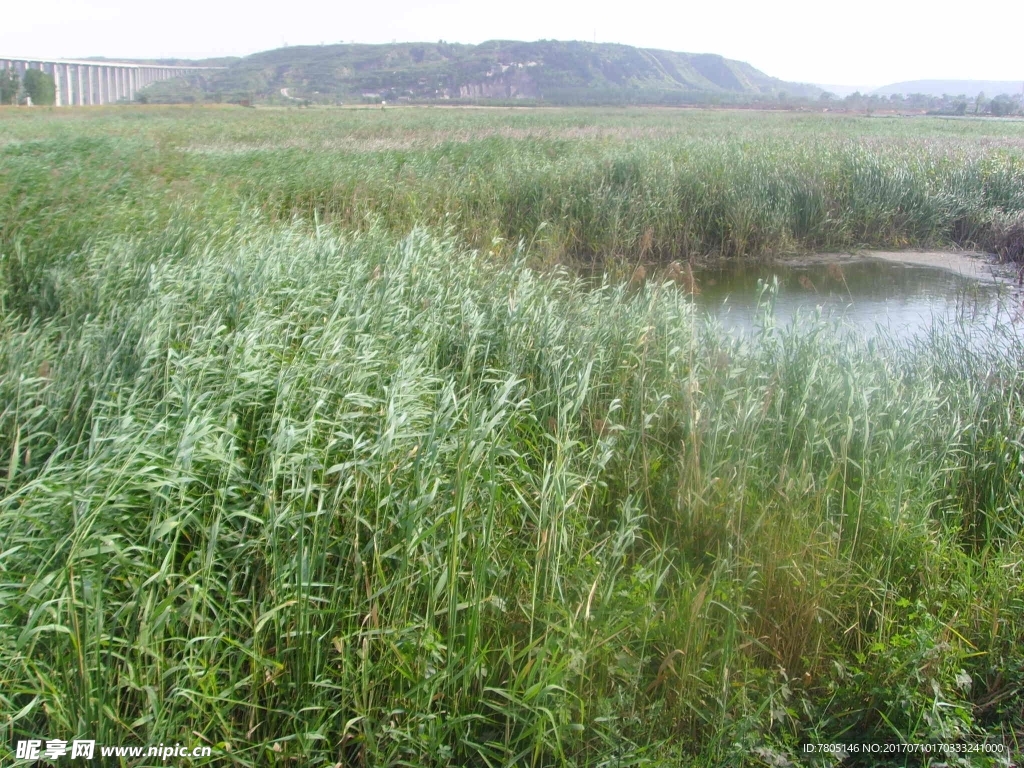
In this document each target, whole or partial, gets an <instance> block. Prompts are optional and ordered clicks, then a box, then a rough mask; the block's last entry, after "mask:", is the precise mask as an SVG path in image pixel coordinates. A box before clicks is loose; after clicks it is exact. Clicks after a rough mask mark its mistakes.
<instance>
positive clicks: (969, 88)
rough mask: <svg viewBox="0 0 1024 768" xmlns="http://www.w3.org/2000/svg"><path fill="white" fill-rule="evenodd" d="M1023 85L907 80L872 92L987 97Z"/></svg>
mask: <svg viewBox="0 0 1024 768" xmlns="http://www.w3.org/2000/svg"><path fill="white" fill-rule="evenodd" d="M1022 87H1024V80H909V81H907V82H904V83H893V84H892V85H885V86H882V87H881V88H876V89H875V90H874V91H872V93H873V94H877V95H879V96H892V95H893V94H894V93H902V94H903V95H904V96H907V95H909V94H911V93H923V94H925V95H926V96H944V95H946V94H949V95H950V96H959V95H961V94H962V95H964V96H968V97H974V96H977V95H978V94H979V93H982V92H983V93H984V94H985V95H986V96H988V97H989V98H992V97H993V96H999V95H1000V94H1004V93H1005V94H1010V95H1016V94H1019V93H1020V92H1021V89H1022Z"/></svg>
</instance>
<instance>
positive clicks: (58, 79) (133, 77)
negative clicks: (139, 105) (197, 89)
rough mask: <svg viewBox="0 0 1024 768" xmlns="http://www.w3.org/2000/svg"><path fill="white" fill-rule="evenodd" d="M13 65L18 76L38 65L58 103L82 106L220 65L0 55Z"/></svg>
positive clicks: (2, 62) (129, 96) (1, 65)
mask: <svg viewBox="0 0 1024 768" xmlns="http://www.w3.org/2000/svg"><path fill="white" fill-rule="evenodd" d="M2 69H13V70H14V71H15V72H16V73H17V75H18V78H19V79H21V78H23V77H24V75H25V71H26V70H27V69H39V70H42V71H43V72H46V73H47V74H49V75H52V76H53V86H54V91H55V96H56V101H55V102H54V103H55V104H56V105H57V106H58V107H75V106H77V107H82V106H86V105H91V104H114V103H116V102H119V101H122V100H123V101H133V100H134V99H135V94H136V93H138V91H139V90H141V89H142V88H145V87H146V86H147V85H149V84H151V83H155V82H157V81H160V80H169V79H171V78H172V77H179V76H181V75H187V74H192V73H194V72H201V71H204V70H216V69H221V67H188V66H186V67H177V66H167V65H163V64H139V63H137V62H126V61H105V60H103V59H40V58H34V57H31V56H2V55H0V70H2Z"/></svg>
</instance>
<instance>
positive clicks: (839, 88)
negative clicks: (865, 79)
mask: <svg viewBox="0 0 1024 768" xmlns="http://www.w3.org/2000/svg"><path fill="white" fill-rule="evenodd" d="M815 85H816V86H818V87H819V88H821V90H823V91H827V92H828V93H831V94H833V95H835V96H838V97H839V98H840V99H842V98H845V97H846V96H849V95H851V94H854V93H871V92H872V91H874V90H875V87H874V86H873V85H835V84H830V83H815Z"/></svg>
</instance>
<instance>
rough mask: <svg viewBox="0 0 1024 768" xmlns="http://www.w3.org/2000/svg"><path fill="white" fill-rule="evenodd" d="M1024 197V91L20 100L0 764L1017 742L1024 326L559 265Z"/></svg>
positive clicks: (945, 227) (814, 236)
mask: <svg viewBox="0 0 1024 768" xmlns="http://www.w3.org/2000/svg"><path fill="white" fill-rule="evenodd" d="M1022 211H1024V124H1021V123H1002V122H995V121H972V120H889V119H866V118H845V117H843V118H839V117H833V116H830V115H791V114H766V113H761V114H757V113H729V112H698V111H671V110H634V111H624V110H622V111H616V110H604V111H600V110H595V111H582V110H580V111H573V110H535V111H518V110H516V111H510V110H468V109H467V110H441V109H407V110H392V109H388V110H387V111H368V110H361V111H340V110H323V111H318V110H291V111H284V110H281V111H272V110H242V109H235V110H228V109H190V108H184V109H168V108H119V109H81V110H63V111H59V110H56V111H55V110H42V109H33V110H25V109H21V110H11V109H7V110H0V722H2V723H4V724H5V730H6V732H7V735H8V738H6V739H4V740H3V744H0V759H2V760H4V761H6V760H7V759H8V758H9V757H10V755H9V754H8V752H7V750H9V749H10V745H11V744H13V742H14V741H15V740H17V739H19V738H30V737H32V738H47V737H49V738H62V739H68V740H70V739H72V738H75V737H81V738H92V739H96V740H97V741H98V742H99V743H102V744H156V743H161V742H163V743H166V744H174V743H189V742H195V743H206V744H209V745H211V746H213V748H214V754H215V756H214V758H213V760H212V762H213V763H215V764H218V765H239V766H248V765H252V766H256V765H324V766H332V765H337V764H341V765H375V766H376V765H438V766H440V765H446V764H469V765H507V764H522V765H556V764H570V765H597V764H604V765H639V764H654V765H659V764H660V765H665V766H668V765H680V764H694V765H722V764H734V765H745V764H749V765H762V764H769V765H786V764H790V763H789V762H787V761H793V762H795V761H798V760H805V759H809V758H807V757H806V755H805V752H804V751H803V745H804V744H806V743H822V742H844V743H847V744H850V743H856V742H865V743H866V742H871V743H876V744H883V743H891V744H901V743H924V742H927V743H936V744H937V743H946V744H962V743H974V744H981V743H983V742H985V741H990V742H993V743H997V744H1001V745H1007V746H1008V748H1009V749H1011V750H1015V749H1016V739H1017V734H1018V732H1019V731H1020V729H1021V728H1024V718H1022V716H1021V708H1022V704H1024V645H1022V643H1021V639H1022V637H1024V540H1022V529H1024V497H1022V490H1024V489H1022V483H1024V481H1022V468H1024V402H1022V398H1024V343H1022V342H1021V341H1020V338H1019V336H1018V334H1017V329H1016V328H1015V327H1014V326H1013V325H1012V324H1008V325H1006V326H1002V327H998V328H996V329H995V330H994V331H993V332H992V333H991V334H988V335H985V336H983V337H979V336H978V334H976V333H972V332H971V331H970V329H968V328H967V327H966V326H963V325H960V324H956V323H954V324H949V325H946V326H943V327H936V328H935V329H934V330H933V331H932V332H931V333H930V334H929V335H928V336H926V337H922V338H918V339H911V340H908V339H899V338H895V337H892V336H889V335H886V334H885V333H881V334H880V335H879V336H878V337H876V338H874V339H873V340H871V341H870V342H869V341H865V340H863V339H861V338H859V337H856V336H853V335H850V334H847V333H845V332H843V331H842V330H841V329H839V328H837V327H836V326H834V325H832V324H830V323H829V322H828V321H824V320H820V319H814V318H806V319H805V320H804V322H802V323H801V324H798V325H795V326H789V327H777V326H776V324H775V323H774V322H773V320H772V317H771V315H770V312H769V310H768V308H767V305H766V310H765V315H764V319H763V321H762V324H761V327H760V328H759V330H758V331H757V332H756V333H754V334H753V335H752V336H751V337H749V338H744V339H738V338H734V337H732V336H729V335H727V334H726V333H724V332H723V331H722V330H721V329H720V328H718V327H716V326H714V325H713V324H709V323H707V322H705V321H704V320H702V319H701V318H700V317H699V316H698V315H697V314H696V313H695V312H694V311H693V310H692V306H691V303H690V301H689V298H688V297H687V295H686V293H685V292H684V291H683V290H680V288H679V287H677V286H676V285H675V284H674V283H671V282H660V281H658V280H650V279H649V280H647V282H646V283H644V282H643V281H639V280H635V279H634V280H631V281H626V280H622V281H618V282H616V281H606V282H603V283H602V282H600V281H595V280H594V279H593V278H592V277H590V278H588V279H586V280H582V279H577V278H575V277H573V274H574V272H573V269H572V267H575V266H576V265H578V264H580V262H584V263H585V264H587V265H592V264H593V263H595V262H596V263H598V264H603V265H610V266H611V267H613V268H614V267H615V265H617V264H618V265H625V264H628V265H629V266H628V267H623V268H622V269H621V272H622V274H623V275H625V276H628V275H630V274H631V273H632V268H633V265H635V264H637V263H649V264H653V263H657V262H659V261H660V262H668V261H671V260H684V259H687V258H698V257H703V256H706V255H728V256H741V257H760V256H765V255H769V256H770V255H776V254H783V253H791V252H800V251H812V250H820V249H838V248H847V247H851V246H857V245H865V246H872V247H884V248H897V247H906V246H949V245H958V246H965V247H995V246H996V245H998V243H999V242H1000V237H1002V236H1003V234H1004V233H1005V232H1007V231H1010V230H1012V228H1013V227H1014V225H1015V223H1016V222H1018V221H1019V219H1020V216H1021V213H1022ZM559 265H569V267H570V268H563V267H560V266H559ZM591 272H592V269H591ZM1005 754H1006V753H1004V758H1003V760H1002V762H1000V760H999V759H995V758H993V759H992V762H994V764H1005ZM814 759H820V761H821V763H822V764H834V763H835V762H836V761H837V758H835V756H834V755H830V754H823V755H818V756H817V757H816V758H814ZM933 759H934V760H938V759H945V758H944V757H942V756H941V755H938V753H936V756H933ZM970 759H971V760H972V761H973V763H972V764H974V763H976V764H985V762H986V760H989V758H987V757H986V756H985V755H984V754H975V755H973V756H972V757H971V758H970ZM901 760H902V758H901ZM914 761H918V762H922V761H923V759H922V760H918V757H913V758H911V759H910V762H914ZM134 764H137V765H147V764H149V763H146V762H145V760H143V761H141V762H139V763H134Z"/></svg>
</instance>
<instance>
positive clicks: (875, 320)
mask: <svg viewBox="0 0 1024 768" xmlns="http://www.w3.org/2000/svg"><path fill="white" fill-rule="evenodd" d="M692 275H693V281H692V284H693V287H694V291H695V293H694V302H695V303H696V304H697V305H698V306H699V307H700V308H701V309H703V310H704V311H705V312H707V313H708V314H709V315H711V316H712V317H714V318H716V319H717V320H718V321H719V322H720V323H721V324H722V325H723V326H724V327H725V328H726V329H729V330H735V331H740V332H748V331H750V330H751V329H753V328H754V327H755V325H756V323H757V318H758V309H757V299H758V283H759V281H762V280H763V281H766V282H767V283H771V282H772V280H773V278H777V280H778V286H779V287H778V293H777V295H776V297H775V320H776V323H777V324H779V325H782V324H789V323H790V322H791V321H792V320H793V318H794V317H796V316H797V313H798V312H799V313H800V315H801V316H809V315H810V314H811V313H813V312H815V311H816V310H817V309H818V308H821V311H822V313H823V314H824V315H827V316H829V315H830V316H834V317H838V318H839V319H840V320H841V321H842V323H843V324H844V325H847V326H850V327H853V328H855V329H857V330H859V331H860V332H862V333H864V334H865V335H873V334H874V333H875V332H876V330H877V327H878V326H879V325H882V326H887V327H889V328H891V329H892V330H894V331H896V332H898V333H899V335H908V336H909V335H916V334H917V333H918V332H919V331H922V330H925V329H927V328H929V327H930V326H932V324H933V323H934V322H935V321H936V320H940V321H953V320H958V319H959V320H964V321H966V322H967V323H968V324H969V325H972V326H977V327H979V328H984V327H991V326H992V325H994V324H995V323H997V322H1001V321H1014V320H1019V319H1020V315H1021V301H1020V298H1019V297H1018V296H1016V295H1014V292H1013V291H1011V290H1010V287H1009V286H1007V285H1004V284H993V283H984V282H979V281H977V280H974V279H971V278H967V277H963V276H961V275H958V274H956V273H954V272H950V271H947V270H943V269H936V268H933V267H924V266H918V265H907V264H900V263H894V262H890V261H883V260H876V259H858V260H851V261H846V262H843V263H836V262H832V263H810V264H800V265H785V264H752V263H726V264H717V265H714V266H709V267H700V268H696V267H695V268H694V269H693V270H692ZM688 285H689V283H688Z"/></svg>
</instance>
